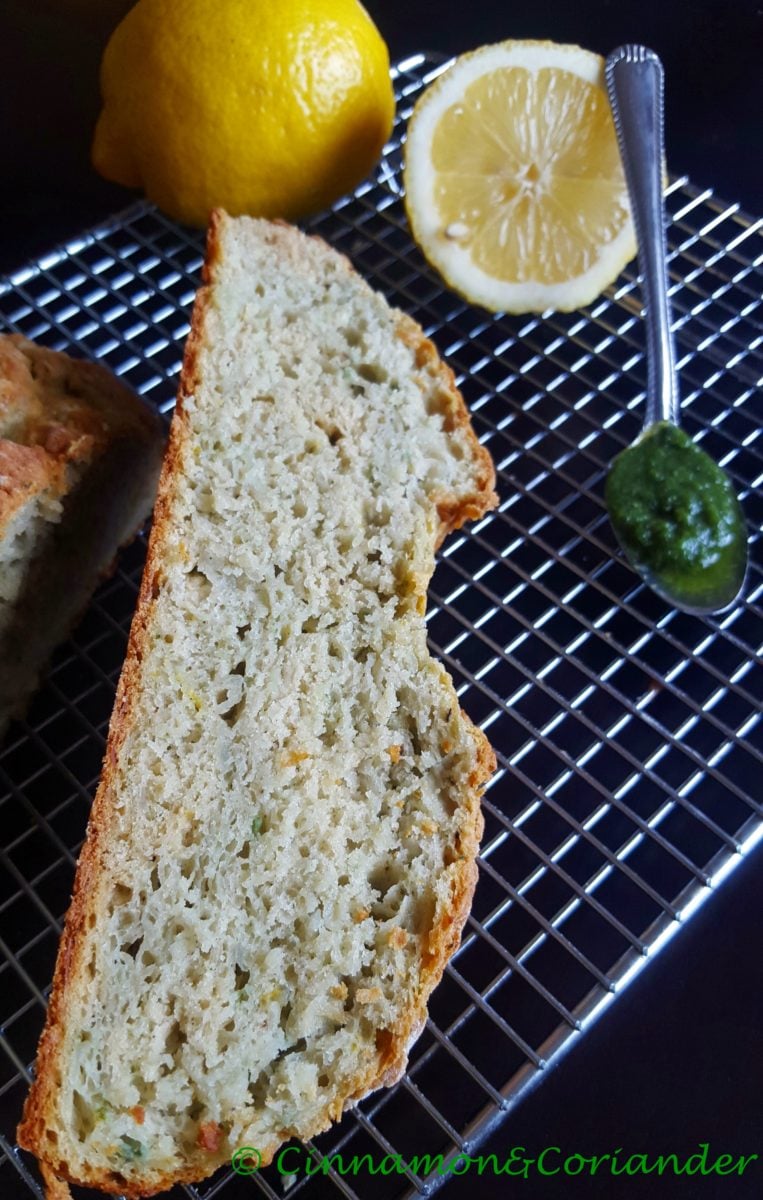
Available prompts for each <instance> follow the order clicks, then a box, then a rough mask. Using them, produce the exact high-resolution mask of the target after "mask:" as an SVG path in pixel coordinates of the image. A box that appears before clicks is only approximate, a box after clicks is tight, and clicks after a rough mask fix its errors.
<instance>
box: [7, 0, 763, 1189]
mask: <svg viewBox="0 0 763 1200" xmlns="http://www.w3.org/2000/svg"><path fill="white" fill-rule="evenodd" d="M274 2H275V0H274ZM127 7H129V4H128V3H127V2H126V0H90V2H89V3H88V0H38V3H36V4H30V3H29V2H28V0H0V16H2V24H1V26H0V34H1V36H0V116H1V118H2V130H3V154H2V158H1V161H2V167H1V168H0V170H1V171H2V187H0V270H8V269H11V268H13V267H15V266H20V265H22V264H23V263H24V262H25V261H26V260H27V259H28V258H29V257H31V256H33V255H37V254H39V253H41V252H42V251H44V250H46V249H49V248H50V247H51V246H52V245H53V244H55V243H56V242H57V241H60V240H62V239H64V238H66V237H68V236H69V235H71V234H74V233H77V232H78V231H80V230H81V229H83V228H85V227H87V226H88V225H90V224H92V223H93V222H94V221H97V220H99V219H102V218H103V217H106V216H108V215H109V214H110V213H111V212H114V211H116V210H118V209H119V208H121V207H123V206H124V204H125V203H127V202H129V200H130V199H131V198H132V197H131V194H130V193H128V192H126V191H125V190H124V189H121V188H118V187H116V186H112V185H110V184H107V183H105V182H104V181H102V180H100V179H99V178H98V177H97V176H96V175H95V174H94V173H93V172H92V170H91V169H90V167H89V163H88V151H89V141H90V136H91V132H92V127H93V124H94V120H95V116H96V113H97V110H98V79H97V71H98V62H99V59H100V54H101V51H102V48H103V45H104V43H105V40H106V37H107V36H108V31H109V30H110V28H111V27H113V24H114V23H115V21H116V19H117V18H118V16H119V14H120V13H121V12H122V11H124V10H125V9H126V8H127ZM213 7H214V5H213V4H212V0H210V8H213ZM367 7H368V8H369V10H370V11H371V13H372V15H373V16H374V18H375V19H376V21H377V23H378V24H379V27H380V29H381V31H382V33H383V34H384V36H385V38H386V40H387V42H388V44H389V47H390V52H391V55H392V57H393V58H397V57H400V56H403V55H405V54H408V53H411V52H413V51H415V50H418V49H424V48H426V49H433V50H441V51H443V52H446V53H455V52H460V51H463V50H467V49H471V48H473V47H475V46H477V45H480V44H482V43H484V42H489V41H496V40H500V39H501V38H504V37H536V38H544V37H548V38H552V39H554V40H556V41H575V42H578V43H580V44H582V45H584V46H586V47H588V48H590V49H593V50H598V51H600V52H602V53H605V52H606V51H608V50H609V49H612V48H613V47H614V46H616V45H618V44H620V43H622V42H625V41H642V42H645V43H647V44H648V45H650V46H652V47H653V48H654V49H655V50H657V51H658V53H659V54H660V55H661V56H662V58H663V61H664V63H665V67H666V71H667V94H666V111H667V154H668V165H669V168H670V170H671V171H672V172H674V173H678V172H686V173H688V174H689V175H690V176H691V177H692V179H693V180H694V182H695V183H698V184H701V185H707V186H709V187H712V188H713V189H714V190H715V191H716V192H717V193H718V194H719V195H720V196H722V197H723V198H725V199H728V200H737V201H739V202H740V203H741V205H742V207H743V208H745V209H747V211H748V212H751V213H753V214H758V213H763V172H762V171H761V167H760V150H761V146H760V142H761V138H760V127H761V118H760V112H761V101H762V100H763V83H762V82H761V79H762V73H761V60H762V59H763V53H762V52H763V5H761V4H759V3H753V2H751V0H743V2H737V3H731V2H729V0H726V2H720V0H716V2H705V3H702V2H698V3H696V4H693V5H691V4H685V3H676V2H675V0H674V2H673V3H671V2H670V0H661V2H657V0H643V2H631V0H598V2H595V0H533V2H532V3H530V4H524V5H518V4H510V3H503V2H500V0H493V2H491V0H464V2H463V3H461V4H459V5H451V4H448V3H434V2H433V0H406V2H399V0H368V4H367ZM749 787H750V790H751V791H753V792H754V791H757V792H758V793H759V792H760V789H759V788H757V789H756V786H755V781H753V780H750V781H749ZM762 914H763V853H761V850H760V848H759V850H758V852H757V853H756V854H754V855H753V856H751V858H750V860H749V861H748V862H747V863H745V864H743V865H742V866H741V867H740V868H739V870H738V871H737V872H736V873H735V874H734V875H733V876H732V877H731V879H729V880H728V881H727V882H726V883H725V884H724V885H723V886H722V888H721V890H720V892H719V894H718V895H717V896H715V897H712V898H711V902H710V903H709V904H707V905H706V906H705V907H704V908H703V909H702V910H701V911H700V912H699V913H698V914H697V915H696V916H695V917H694V918H692V920H691V923H690V925H689V926H688V928H687V929H686V930H684V931H683V932H682V933H681V934H680V936H679V937H678V938H677V939H675V940H674V941H673V942H672V943H671V944H670V945H669V947H668V948H667V949H666V950H665V952H664V953H663V954H662V955H660V956H659V957H658V959H657V961H656V962H655V963H654V964H652V965H651V966H650V968H649V969H648V970H647V971H646V972H645V973H644V974H643V975H642V976H641V977H640V978H639V979H637V980H636V981H635V982H634V983H633V984H632V985H631V986H630V988H629V989H628V990H627V992H626V993H625V995H623V996H622V997H621V998H619V999H618V1001H617V1003H616V1004H615V1005H614V1006H612V1008H611V1009H610V1010H609V1011H608V1012H607V1013H606V1014H605V1015H604V1017H603V1018H602V1019H601V1020H600V1022H599V1024H598V1025H597V1026H596V1027H595V1028H594V1029H593V1030H591V1031H589V1032H588V1033H587V1034H586V1035H585V1038H584V1039H583V1040H581V1042H580V1044H578V1045H574V1046H573V1048H572V1050H571V1051H570V1053H569V1054H568V1055H567V1057H566V1058H565V1059H564V1060H563V1061H562V1063H561V1064H560V1065H558V1066H557V1067H556V1068H554V1069H553V1070H552V1071H550V1072H549V1074H548V1075H547V1076H546V1077H543V1078H541V1080H540V1083H539V1086H538V1087H537V1088H536V1089H535V1091H534V1092H533V1093H532V1094H531V1095H530V1096H528V1097H526V1098H525V1099H524V1101H523V1102H522V1103H521V1104H520V1105H519V1106H518V1107H517V1108H515V1110H514V1111H513V1112H512V1113H510V1114H509V1115H508V1116H507V1117H506V1119H505V1121H504V1122H503V1124H502V1126H501V1128H500V1129H499V1130H498V1131H497V1132H496V1133H495V1134H494V1136H493V1137H492V1139H491V1141H490V1142H489V1143H488V1145H487V1146H486V1147H485V1148H484V1150H483V1152H490V1151H493V1152H495V1153H496V1154H498V1155H499V1157H502V1156H504V1155H505V1154H506V1153H508V1152H509V1151H510V1148H511V1147H512V1146H518V1145H521V1146H525V1147H526V1148H527V1151H528V1157H534V1156H536V1155H537V1154H538V1153H539V1152H540V1151H541V1150H542V1149H543V1148H544V1147H545V1146H549V1145H558V1146H560V1147H561V1148H562V1149H563V1150H564V1151H565V1152H566V1153H581V1154H602V1153H606V1152H612V1151H614V1150H616V1149H617V1147H619V1146H622V1147H623V1150H624V1152H625V1153H626V1154H627V1153H629V1152H630V1153H637V1152H646V1153H649V1154H659V1153H669V1152H675V1153H677V1154H681V1155H688V1154H690V1153H693V1152H695V1151H696V1149H697V1146H698V1143H700V1142H705V1141H708V1142H710V1143H711V1150H712V1151H714V1152H715V1153H718V1154H720V1153H732V1154H735V1155H737V1154H751V1153H756V1152H757V1153H759V1154H760V1155H761V1160H762V1161H761V1162H759V1163H756V1164H753V1166H752V1167H751V1168H749V1169H748V1171H747V1173H746V1175H745V1176H743V1177H742V1178H741V1179H740V1178H738V1177H727V1178H723V1179H721V1178H717V1177H709V1178H701V1177H694V1178H690V1179H681V1180H676V1179H670V1178H663V1179H662V1180H660V1179H658V1178H655V1177H653V1176H652V1177H635V1178H632V1179H628V1178H625V1177H620V1178H618V1179H616V1180H613V1179H611V1178H607V1177H605V1178H602V1179H601V1180H599V1179H593V1180H592V1179H590V1178H585V1177H580V1178H578V1179H572V1178H568V1177H564V1176H557V1177H555V1178H552V1179H547V1180H539V1179H538V1178H537V1177H534V1178H531V1179H528V1180H523V1179H515V1180H508V1179H506V1178H505V1177H504V1178H503V1179H500V1180H496V1181H494V1182H491V1181H489V1180H488V1179H487V1178H485V1177H483V1178H482V1179H481V1180H480V1179H477V1178H476V1177H470V1176H466V1177H464V1178H463V1179H462V1180H460V1181H458V1180H454V1181H453V1182H452V1184H450V1185H449V1186H448V1188H447V1192H446V1194H447V1195H453V1196H455V1195H457V1194H458V1195H461V1194H463V1195H466V1194H467V1193H473V1194H476V1195H479V1196H492V1195H495V1196H499V1195H500V1196H513V1195H517V1196H524V1197H526V1198H527V1200H534V1198H535V1197H543V1198H544V1200H545V1198H546V1197H549V1198H553V1197H564V1198H565V1200H567V1198H571V1200H576V1198H577V1197H585V1198H588V1197H608V1198H609V1197H616V1198H618V1200H619V1198H620V1197H625V1198H626V1200H627V1198H629V1197H631V1196H633V1197H641V1196H647V1195H650V1196H652V1195H653V1196H654V1197H655V1198H656V1200H659V1198H663V1197H664V1198H665V1200H684V1198H687V1200H689V1198H691V1200H701V1198H703V1197H707V1198H708V1200H716V1198H728V1200H732V1198H734V1200H736V1198H737V1197H759V1196H763V1137H761V1133H762V1132H763V1117H762V1099H763V1097H762V1092H763V1087H762V1084H761V1081H762V1080H763V1020H762V1018H763V1011H762V1010H763V970H762V969H761V949H762V947H761V915H762Z"/></svg>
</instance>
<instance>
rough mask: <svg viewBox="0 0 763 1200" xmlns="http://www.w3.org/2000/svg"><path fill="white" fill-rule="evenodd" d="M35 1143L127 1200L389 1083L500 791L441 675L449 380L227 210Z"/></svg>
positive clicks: (214, 248)
mask: <svg viewBox="0 0 763 1200" xmlns="http://www.w3.org/2000/svg"><path fill="white" fill-rule="evenodd" d="M205 280H206V286H205V287H202V289H201V290H200V292H199V294H198V297H197V300H196V306H195V310H194V316H193V324H192V331H191V335H190V338H189V341H188V345H187V347H186V354H185V361H184V365H183V373H182V378H181V385H180V394H179V397H178V405H177V409H176V413H175V417H174V420H173V425H172V431H171V434H170V445H169V449H168V452H167V456H166V459H165V465H164V471H163V475H162V480H161V484H160V489H159V499H158V502H157V507H156V511H155V518H154V527H153V532H152V536H151V542H150V545H149V556H148V562H147V565H146V569H145V573H144V577H143V584H142V588H141V593H140V599H139V604H138V610H137V613H136V616H135V619H134V622H133V628H132V634H131V638H130V645H129V650H128V656H127V661H126V663H125V667H124V670H123V673H122V678H121V682H120V685H119V690H118V693H117V699H116V706H115V710H114V715H113V717H112V722H111V730H110V734H109V743H108V749H107V756H106V766H105V771H104V775H103V778H102V781H101V784H100V787H99V789H98V793H97V795H96V798H95V802H94V805H93V811H92V816H91V820H90V825H89V830H88V837H87V843H86V845H85V848H84V851H83V854H82V857H81V860H80V864H79V869H78V872H77V879H76V885H75V891H74V898H73V902H72V906H71V910H70V912H69V915H68V918H67V923H66V931H65V933H64V937H63V941H62V946H61V950H60V953H59V958H58V964H57V967H56V974H55V981H54V988H53V995H52V998H51V1003H50V1009H49V1014H48V1021H47V1025H46V1027H45V1031H44V1033H43V1037H42V1041H41V1044H40V1049H39V1055H38V1060H37V1078H36V1081H35V1083H34V1085H33V1087H32V1090H31V1093H30V1096H29V1098H28V1100H27V1105H26V1109H25V1112H24V1118H23V1122H22V1124H21V1127H20V1129H19V1142H20V1144H21V1145H22V1146H24V1147H26V1148H27V1149H30V1150H33V1151H34V1152H35V1154H36V1155H37V1156H38V1158H39V1159H40V1160H41V1163H42V1164H43V1169H44V1171H45V1174H46V1177H47V1178H48V1180H49V1182H50V1187H51V1195H63V1194H64V1191H63V1188H64V1185H63V1184H62V1183H61V1182H60V1181H61V1180H69V1181H75V1182H81V1183H83V1184H86V1185H90V1186H95V1187H101V1188H104V1189H106V1190H110V1191H117V1192H124V1193H126V1194H127V1195H128V1196H145V1195H150V1194H153V1193H154V1192H156V1191H159V1190H161V1189H163V1188H166V1187H168V1186H170V1185H171V1184H172V1183H174V1182H178V1181H183V1180H185V1181H188V1180H198V1179H200V1178H203V1177H204V1176H206V1175H208V1174H210V1173H211V1172H212V1171H213V1170H214V1169H215V1168H216V1167H218V1166H219V1165H220V1164H222V1163H225V1162H227V1161H229V1160H230V1156H231V1153H232V1151H233V1150H234V1149H235V1148H236V1147H238V1146H241V1145H244V1144H246V1145H249V1146H255V1147H257V1148H258V1149H259V1150H260V1152H261V1154H262V1160H263V1162H267V1161H269V1160H270V1158H271V1157H272V1155H273V1154H274V1153H275V1151H276V1149H277V1147H278V1146H279V1145H280V1143H282V1142H283V1141H284V1140H285V1139H288V1138H290V1137H293V1136H298V1137H306V1136H308V1135H311V1134H315V1133H317V1132H319V1131H320V1130H322V1129H325V1128H326V1127H327V1126H328V1124H329V1123H330V1122H331V1121H333V1120H336V1119H338V1118H339V1116H340V1115H341V1113H342V1112H343V1110H344V1109H346V1108H347V1107H348V1106H350V1105H352V1104H353V1103H354V1102H355V1101H356V1100H358V1099H359V1098H360V1097H362V1096H363V1095H365V1094H366V1093H367V1092H369V1091H370V1090H372V1089H373V1088H377V1087H380V1086H382V1085H384V1084H390V1083H392V1082H393V1081H395V1080H396V1079H397V1078H398V1077H399V1076H400V1075H401V1073H402V1072H403V1070H404V1068H405V1064H406V1057H407V1050H408V1047H409V1045H410V1043H411V1041H412V1040H413V1039H414V1038H415V1037H416V1036H417V1034H418V1033H419V1031H420V1030H421V1028H422V1025H423V1022H424V1020H425V1016H426V1002H427V998H428V996H429V994H430V992H431V990H432V988H433V987H434V986H435V984H436V983H437V981H438V979H439V978H440V976H441V974H442V971H443V969H444V967H445V964H446V962H447V960H448V958H449V956H450V955H451V954H452V953H453V951H454V950H455V948H456V947H457V945H458V942H459V938H460V934H461V929H462V926H463V924H464V921H465V920H466V916H467V914H468V911H469V906H470V902H471V897H472V893H473V889H474V885H475V880H476V875H477V871H476V865H475V858H476V854H477V849H478V841H479V837H480V834H481V829H482V818H481V814H480V804H479V796H480V792H481V790H482V788H483V787H484V784H485V782H486V780H487V779H488V777H489V775H490V773H491V771H492V769H493V767H494V759H493V754H492V751H491V750H490V747H489V746H488V743H487V741H486V739H485V737H484V735H483V734H482V733H481V732H480V731H479V730H478V729H476V728H475V727H474V726H473V725H472V724H471V722H470V721H469V720H468V718H467V717H466V716H465V715H464V714H463V713H462V712H461V711H460V709H459V705H458V701H457V698H456V693H455V691H454V688H453V685H452V683H451V681H450V678H449V677H448V675H447V674H446V672H445V671H444V670H443V668H442V667H441V666H440V665H439V664H438V663H437V662H435V661H434V660H433V659H432V658H431V657H430V655H429V652H428V650H427V644H426V631H425V623H424V615H423V614H424V607H425V591H426V587H427V584H428V581H429V579H430V577H431V574H432V570H433V565H434V551H435V547H436V546H437V544H438V543H439V542H440V540H441V539H442V538H443V536H444V535H445V534H446V533H447V531H448V530H449V529H453V528H455V527H456V526H457V525H459V524H460V523H461V522H462V521H464V520H465V519H467V518H470V517H471V518H473V517H479V516H481V515H482V514H483V513H484V512H485V511H486V510H487V509H488V508H490V507H491V506H492V505H493V504H494V503H495V500H496V497H495V495H494V492H493V484H494V472H493V467H492V463H491V461H490V458H489V456H488V454H487V453H486V451H485V450H484V449H483V448H482V447H481V446H480V445H479V443H478V442H477V440H476V438H475V436H474V433H473V431H472V429H471V426H470V424H469V420H468V416H467V412H466V409H465V407H464V403H463V400H462V399H461V396H460V395H459V393H458V391H457V390H456V388H455V385H454V381H453V376H452V374H451V372H450V371H449V370H448V369H447V368H446V367H444V366H443V365H442V363H441V362H440V361H439V359H438V357H437V354H436V352H435V350H434V348H433V346H432V344H431V343H430V342H428V341H427V340H426V339H425V338H424V336H423V334H422V332H421V330H420V329H419V327H418V326H417V325H416V324H415V323H414V322H413V321H411V320H409V319H408V318H407V317H405V316H403V315H402V314H401V313H399V312H396V311H395V310H394V309H390V308H389V307H388V305H387V304H386V302H385V301H384V299H383V298H382V297H381V296H379V295H376V294H375V293H374V292H372V291H371V289H370V288H369V287H368V286H367V285H366V284H365V283H364V282H363V281H362V280H361V279H360V278H359V277H358V276H357V275H356V274H355V273H354V271H353V270H352V268H351V267H350V264H349V263H348V262H347V261H346V259H344V258H342V257H341V256H340V255H338V254H337V253H335V252H334V251H333V250H331V249H330V248H329V247H328V246H327V245H325V244H324V243H323V242H322V241H320V240H318V239H317V238H309V237H306V236H305V235H303V234H301V233H300V232H299V231H297V230H295V229H293V228H290V227H288V226H285V225H282V224H278V223H275V224H273V223H270V222H266V221H254V220H250V219H248V218H240V219H238V220H232V219H230V218H228V217H226V216H225V215H224V214H222V213H217V214H215V216H214V218H213V221H212V226H211V230H210V235H209V243H208V252H207V262H206V267H205Z"/></svg>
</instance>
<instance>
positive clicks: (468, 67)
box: [404, 41, 636, 313]
mask: <svg viewBox="0 0 763 1200" xmlns="http://www.w3.org/2000/svg"><path fill="white" fill-rule="evenodd" d="M603 80H604V60H603V59H602V58H601V57H600V56H599V55H598V54H592V53H590V52H589V51H588V50H581V49H580V47H579V46H559V45H555V44H554V43H553V42H532V41H513V42H502V43H500V44H499V45H496V46H484V47H483V48H482V49H480V50H475V51H474V52H473V53H471V54H465V55H463V56H462V57H461V58H459V59H457V60H456V62H455V63H454V64H453V66H452V67H451V68H450V69H449V70H448V71H446V72H445V73H444V74H443V75H442V76H440V78H439V79H438V80H437V81H436V82H435V83H434V84H433V85H432V86H431V87H430V88H429V89H428V90H427V91H426V92H425V93H424V95H423V96H422V97H421V99H420V100H419V101H418V103H417V104H416V107H415V109H414V112H413V115H412V117H411V120H410V123H409V127H408V139H407V144H406V149H405V172H404V178H405V189H406V196H405V204H406V209H407V212H408V219H409V221H410V225H411V230H412V232H413V236H414V238H415V240H416V241H417V243H418V244H419V246H420V248H421V250H422V251H423V253H424V254H425V256H426V258H427V259H428V260H429V262H430V263H431V264H432V265H433V266H434V267H435V268H436V269H437V270H438V271H439V272H440V274H441V275H442V276H443V278H444V279H445V280H446V282H447V283H448V284H449V285H450V286H451V287H452V288H454V290H455V291H457V292H460V293H461V294H462V295H463V296H465V297H466V298H467V299H468V300H470V301H472V302H473V303H475V304H481V305H483V306H484V307H485V308H488V309H492V310H493V311H506V312H513V313H523V312H542V311H543V310H544V309H546V308H555V309H560V310H562V311H570V310H572V309H575V308H579V307H580V306H581V305H584V304H588V303H589V302H590V301H591V300H593V299H595V297H596V296H598V295H599V294H600V292H602V291H603V290H604V288H605V287H607V286H608V284H610V283H611V282H612V281H613V280H614V279H615V278H616V276H617V275H618V274H619V272H620V271H621V270H622V268H623V267H624V266H625V264H626V263H627V262H628V261H629V260H630V259H631V258H633V256H634V255H635V253H636V242H635V236H634V232H633V226H632V223H631V219H630V209H629V205H628V195H627V189H626V184H625V177H624V175H623V170H622V166H621V163H620V155H619V151H618V147H617V137H616V134H615V129H614V124H613V121H612V115H611V112H610V108H609V102H608V100H607V94H606V90H605V87H604V81H603Z"/></svg>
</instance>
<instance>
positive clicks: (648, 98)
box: [605, 46, 680, 428]
mask: <svg viewBox="0 0 763 1200" xmlns="http://www.w3.org/2000/svg"><path fill="white" fill-rule="evenodd" d="M605 75H606V80H607V91H608V92H609V102H610V104H611V106H612V115H613V117H614V121H615V129H616V130H617V140H618V142H619V144H620V155H621V157H622V160H623V168H624V171H625V179H626V182H627V184H628V193H629V195H630V201H631V211H632V213H633V223H634V226H635V229H636V240H637V242H638V261H639V269H640V271H641V275H642V278H643V283H642V294H643V297H644V310H645V311H644V319H645V321H646V342H647V356H646V358H647V371H648V377H647V378H648V386H647V394H646V412H645V421H644V428H647V427H648V426H649V425H652V424H653V423H654V422H655V421H660V420H662V421H672V422H673V424H676V425H677V424H678V422H679V418H680V400H679V395H678V379H677V376H676V364H675V349H674V345H673V334H672V332H671V327H670V304H669V301H668V268H667V251H666V245H665V209H664V206H663V200H662V164H663V158H664V145H663V124H664V118H663V82H664V75H663V70H662V63H661V62H660V60H659V58H658V57H657V55H656V54H655V53H654V51H653V50H648V49H647V48H646V46H620V47H619V48H618V49H617V50H613V51H612V53H611V54H610V55H608V57H607V62H606V67H605Z"/></svg>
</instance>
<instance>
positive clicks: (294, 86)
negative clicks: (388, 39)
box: [93, 0, 395, 225]
mask: <svg viewBox="0 0 763 1200" xmlns="http://www.w3.org/2000/svg"><path fill="white" fill-rule="evenodd" d="M101 89H102V94H103V111H102V113H101V115H100V117H99V120H98V124H97V126H96V131H95V139H94V143H93V163H94V165H95V167H96V169H97V170H98V171H100V173H101V174H102V175H105V176H106V177H107V178H108V179H112V180H114V181H116V182H117V183H121V184H124V185H126V186H127V187H142V188H143V189H144V191H145V192H146V194H147V196H148V197H149V199H151V200H153V201H154V202H155V203H156V204H157V205H158V206H159V207H160V208H161V209H163V210H164V212H166V213H168V214H169V215H170V216H172V217H175V218H176V219H177V220H180V221H185V222H187V223H189V224H194V225H204V224H205V223H206V221H207V218H208V216H209V212H210V210H211V209H212V208H214V207H216V206H218V205H219V206H221V207H223V208H225V209H227V211H228V212H230V213H232V214H240V213H249V214H251V215H254V216H263V217H285V218H287V219H290V220H296V219H298V218H299V217H302V216H305V215H306V214H308V213H310V212H315V211H317V210H318V209H321V208H324V207H326V206H327V205H329V204H331V203H332V202H333V201H334V200H336V199H337V197H339V196H341V195H343V194H344V193H345V192H347V191H349V190H350V189H351V188H353V187H354V186H355V185H356V184H357V183H359V182H360V180H361V179H363V177H364V176H365V175H367V174H368V172H369V171H370V170H371V168H372V167H373V165H374V163H375V162H376V160H377V159H378V157H379V155H380V153H381V150H382V147H383V146H384V143H385V141H386V139H387V138H388V136H389V133H390V130H391V128H392V120H393V117H394V108H395V100H394V94H393V91H392V85H391V82H390V77H389V55H388V53H387V47H386V46H385V44H384V41H383V40H382V38H381V35H380V34H379V31H378V30H377V28H376V26H375V25H374V24H373V22H372V21H371V18H370V17H369V16H368V13H367V12H366V11H365V9H364V8H363V6H362V5H361V4H359V3H358V0H215V3H211V2H210V0H139V2H138V3H137V4H136V5H135V7H134V8H133V9H131V11H130V12H128V14H127V16H126V17H125V18H124V20H123V21H122V22H121V24H120V25H118V26H117V28H116V29H115V31H114V33H113V34H112V37H111V40H110V41H109V43H108V45H107V47H106V50H105V53H104V56H103V62H102V65H101Z"/></svg>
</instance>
